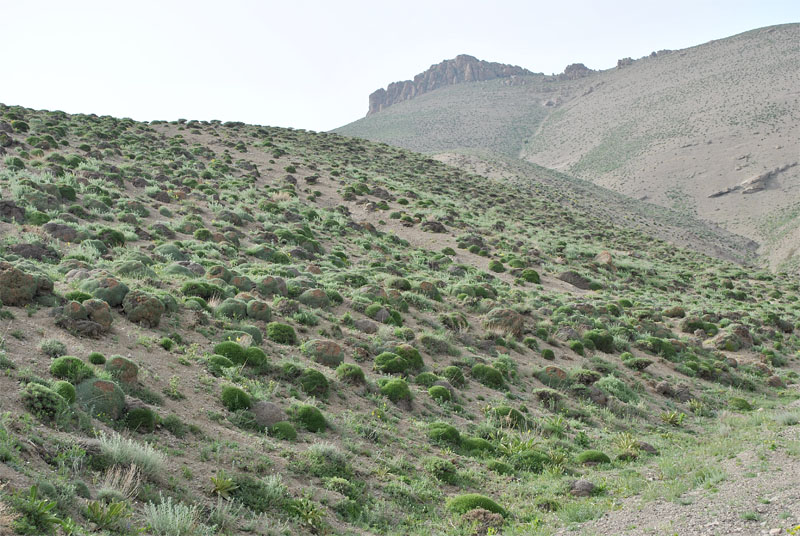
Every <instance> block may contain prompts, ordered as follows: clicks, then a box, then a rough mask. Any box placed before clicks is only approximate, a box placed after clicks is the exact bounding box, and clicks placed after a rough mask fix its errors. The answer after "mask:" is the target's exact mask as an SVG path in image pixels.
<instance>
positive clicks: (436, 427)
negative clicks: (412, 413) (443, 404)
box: [428, 422, 461, 446]
mask: <svg viewBox="0 0 800 536" xmlns="http://www.w3.org/2000/svg"><path fill="white" fill-rule="evenodd" d="M428 439H430V440H431V441H432V442H434V443H438V444H448V445H450V446H458V445H460V444H461V433H460V432H459V431H458V430H457V429H456V427H455V426H452V425H450V424H447V423H446V422H432V423H430V424H429V425H428Z"/></svg>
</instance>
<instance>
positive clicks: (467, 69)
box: [367, 54, 533, 115]
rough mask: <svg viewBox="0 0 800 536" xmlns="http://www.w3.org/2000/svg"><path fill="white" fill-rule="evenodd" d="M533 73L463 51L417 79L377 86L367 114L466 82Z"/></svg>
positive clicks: (371, 97)
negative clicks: (435, 90)
mask: <svg viewBox="0 0 800 536" xmlns="http://www.w3.org/2000/svg"><path fill="white" fill-rule="evenodd" d="M532 74H533V73H532V72H530V71H529V70H527V69H523V68H522V67H516V66H514V65H504V64H502V63H492V62H488V61H481V60H479V59H477V58H473V57H472V56H467V55H466V54H461V55H460V56H456V57H455V59H452V60H444V61H443V62H441V63H438V64H436V65H431V66H430V68H429V69H428V70H427V71H425V72H424V73H420V74H418V75H417V76H415V77H414V80H405V81H402V82H393V83H391V84H389V87H387V88H386V89H378V90H377V91H375V92H373V93H372V94H371V95H370V96H369V112H368V113H367V115H371V114H374V113H378V112H380V111H381V110H384V109H386V108H388V107H389V106H391V105H392V104H397V103H398V102H403V101H407V100H410V99H413V98H414V97H416V96H418V95H422V94H423V93H427V92H429V91H433V90H434V89H439V88H440V87H445V86H452V85H454V84H460V83H463V82H481V81H484V80H494V79H496V78H510V77H514V76H521V75H532Z"/></svg>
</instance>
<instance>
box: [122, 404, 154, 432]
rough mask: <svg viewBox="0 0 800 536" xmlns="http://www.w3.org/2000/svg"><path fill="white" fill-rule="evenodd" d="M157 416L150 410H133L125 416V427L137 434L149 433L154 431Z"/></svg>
mask: <svg viewBox="0 0 800 536" xmlns="http://www.w3.org/2000/svg"><path fill="white" fill-rule="evenodd" d="M157 420H158V416H157V415H156V412H155V411H153V410H152V409H150V408H133V409H131V410H129V411H128V414H127V415H126V416H125V426H127V427H128V428H129V429H131V430H135V431H137V432H147V433H151V432H153V431H154V430H155V429H156V421H157Z"/></svg>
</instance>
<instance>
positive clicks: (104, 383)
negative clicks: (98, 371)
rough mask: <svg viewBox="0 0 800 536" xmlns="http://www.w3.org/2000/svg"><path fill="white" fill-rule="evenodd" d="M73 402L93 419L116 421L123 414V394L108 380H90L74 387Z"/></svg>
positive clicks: (117, 386)
mask: <svg viewBox="0 0 800 536" xmlns="http://www.w3.org/2000/svg"><path fill="white" fill-rule="evenodd" d="M75 401H76V403H77V404H78V406H79V407H81V408H82V409H83V410H84V411H86V412H87V413H89V414H90V415H93V416H95V417H101V418H106V419H112V420H116V419H119V418H120V417H121V416H122V414H123V413H124V412H125V393H124V392H123V391H122V389H120V387H119V385H117V384H116V383H114V382H113V381H109V380H102V379H99V378H92V379H89V380H86V381H84V382H82V383H81V384H80V385H78V386H77V387H75Z"/></svg>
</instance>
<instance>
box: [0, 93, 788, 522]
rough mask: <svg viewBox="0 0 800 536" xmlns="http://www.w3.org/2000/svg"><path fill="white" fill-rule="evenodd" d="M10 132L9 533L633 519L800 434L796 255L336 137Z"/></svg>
mask: <svg viewBox="0 0 800 536" xmlns="http://www.w3.org/2000/svg"><path fill="white" fill-rule="evenodd" d="M424 97H425V96H422V97H420V98H424ZM397 106H402V104H400V105H397ZM392 108H394V106H393V107H392ZM382 113H383V112H382ZM378 115H380V114H378ZM0 133H2V134H0V141H2V146H3V148H2V152H3V154H2V158H1V159H0V300H1V301H2V306H1V307H0V369H2V371H3V374H2V375H0V393H2V394H0V402H1V403H2V408H3V412H2V415H0V532H9V531H14V532H16V533H19V534H37V535H38V534H55V533H56V532H59V533H64V534H134V533H142V532H143V533H148V534H154V535H163V536H172V535H181V536H182V535H190V534H192V535H193V534H298V535H299V534H390V535H429V534H448V535H467V534H469V535H487V534H490V533H492V534H498V533H505V534H520V533H524V534H555V533H557V532H559V531H562V530H573V529H575V528H576V527H577V525H579V524H582V523H589V522H598V523H600V522H602V523H603V526H604V527H606V528H605V529H604V530H610V531H611V532H612V533H623V531H628V532H629V533H631V534H635V533H638V532H635V531H634V529H631V526H632V525H633V523H635V521H633V519H634V518H632V517H626V518H624V520H625V524H624V525H622V526H619V525H614V524H613V523H614V521H613V519H615V518H611V517H604V514H605V513H607V512H609V513H611V514H614V515H620V514H619V513H618V512H617V510H618V507H619V505H620V504H630V502H631V501H632V500H634V499H636V500H639V501H641V502H642V503H643V506H645V507H647V508H651V509H661V510H659V511H663V509H664V508H672V507H674V502H680V501H684V500H688V499H689V498H693V497H706V496H707V495H709V494H712V493H713V490H714V489H717V487H722V486H731V487H734V488H735V489H741V486H733V484H735V483H738V482H740V480H739V479H740V478H742V479H743V478H745V477H744V476H742V475H741V474H739V473H737V472H735V471H733V470H732V471H731V472H730V473H726V472H725V470H724V467H726V466H727V465H726V464H734V461H737V460H738V461H740V462H741V463H742V464H743V467H746V468H747V469H748V473H752V474H753V475H755V477H757V478H759V479H765V478H767V476H768V469H769V468H768V467H767V466H766V465H765V464H767V463H769V462H770V461H776V460H787V459H790V458H791V457H792V456H795V457H796V439H797V438H796V435H797V427H796V426H795V425H796V424H797V423H798V421H800V413H799V412H798V411H797V409H796V408H793V407H789V406H788V404H790V403H791V402H792V401H794V400H796V399H797V398H798V396H797V392H796V380H797V377H798V374H797V371H796V369H797V357H796V356H797V352H798V350H800V339H798V337H797V328H798V322H800V313H799V312H798V305H797V304H798V301H797V292H798V284H797V281H796V278H794V277H790V276H788V275H786V274H773V273H769V272H767V271H765V270H760V269H755V268H749V267H743V266H741V265H738V264H734V263H731V262H728V261H724V260H720V259H718V258H714V257H709V256H706V255H704V254H701V253H698V252H696V251H692V250H689V249H683V248H679V247H676V246H674V245H672V244H669V243H667V242H665V241H662V240H659V239H658V238H656V237H653V236H652V235H650V234H647V233H645V232H643V231H642V230H640V228H637V227H635V226H632V225H627V224H626V223H624V222H615V220H614V215H613V213H604V212H602V211H598V212H594V211H591V210H586V208H585V206H584V205H582V203H583V201H582V200H580V199H579V200H576V201H574V202H573V201H572V199H571V198H570V197H569V196H567V197H564V196H558V195H555V196H554V197H553V198H551V197H550V196H551V194H553V191H554V187H553V186H552V185H551V183H548V182H547V181H546V180H544V179H543V180H542V182H540V183H529V182H518V181H509V180H507V179H506V178H503V177H498V179H494V178H492V177H486V176H483V175H479V174H476V173H469V172H466V171H464V170H463V169H459V168H456V167H452V166H449V165H446V164H444V163H442V162H439V161H437V160H435V159H432V158H430V157H428V156H424V155H420V154H416V153H412V152H409V151H407V150H404V149H400V148H396V147H391V146H388V145H384V144H378V143H373V142H368V141H365V140H361V139H355V138H346V137H343V136H340V135H337V134H325V133H311V132H306V131H301V130H292V129H280V128H270V127H262V126H255V125H246V124H243V123H221V122H219V121H210V122H205V121H184V120H180V121H173V122H165V121H154V122H151V123H141V122H136V121H133V120H130V119H116V118H113V117H108V116H102V117H99V116H95V115H69V114H66V113H63V112H48V111H36V110H31V109H27V108H23V107H19V106H5V105H0ZM491 171H492V173H501V172H504V169H499V168H498V170H497V171H495V170H491ZM556 179H557V177H555V178H552V180H553V181H554V182H553V183H552V184H557V182H556ZM548 180H549V179H548ZM608 199H611V198H610V197H609V198H608ZM609 202H611V201H609ZM619 223H623V224H621V225H620V224H619ZM755 410H758V411H755ZM698 437H702V438H703V441H698ZM764 438H769V440H768V441H765V439H764ZM754 452H755V453H756V454H757V456H754V455H753V453H754ZM787 463H788V462H787ZM792 471H793V469H792ZM786 474H795V473H794V472H787V473H786ZM755 477H754V478H755ZM754 481H755V480H752V481H751V482H754ZM785 482H786V481H785V480H781V479H771V480H770V486H771V487H770V489H771V490H774V493H775V495H774V496H778V497H784V496H785V495H782V494H783V493H785V490H783V489H777V488H779V487H781V486H783V485H784V484H785ZM792 485H793V483H792ZM726 493H727V492H726ZM771 493H772V491H771ZM726 496H727V495H726ZM771 496H773V495H771ZM758 500H759V497H758V495H757V494H755V493H751V494H747V496H746V497H743V498H742V501H743V502H742V503H741V504H742V508H746V509H748V510H744V511H743V512H742V515H744V513H746V512H749V511H750V510H749V509H755V508H761V510H760V512H762V513H759V514H758V515H757V516H755V517H754V515H749V514H748V516H749V517H746V518H745V517H741V518H740V517H737V516H734V517H735V519H734V520H733V523H740V524H744V526H745V528H746V529H749V528H752V527H754V526H756V522H755V521H754V520H755V519H759V520H760V521H762V522H763V523H770V526H778V527H781V528H787V529H788V528H791V527H794V526H795V525H797V523H798V522H800V520H798V519H797V518H796V517H795V516H796V514H792V513H790V514H789V515H786V516H784V515H782V512H781V511H779V510H777V509H773V510H769V511H767V510H764V509H763V508H762V506H759V502H758ZM786 500H787V501H790V500H791V499H790V498H789V497H788V496H786ZM786 508H787V509H788V510H789V511H790V512H796V511H797V510H796V505H795V504H793V503H790V502H787V504H786ZM648 511H650V510H648ZM624 512H625V513H626V515H627V514H628V510H624ZM631 515H633V514H631ZM758 516H762V517H761V518H758ZM672 518H673V519H676V517H672ZM701 521H702V522H701V523H700V524H699V526H700V527H705V526H706V525H705V524H706V523H708V522H711V520H709V519H701ZM725 521H726V522H727V518H726V519H725ZM609 526H611V527H612V528H608V527H609ZM727 526H728V525H726V527H727ZM645 528H646V527H645ZM645 528H643V529H642V530H644V529H645ZM684 529H685V530H684ZM648 530H649V529H648ZM680 533H681V534H695V533H697V532H693V527H681V530H680Z"/></svg>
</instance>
